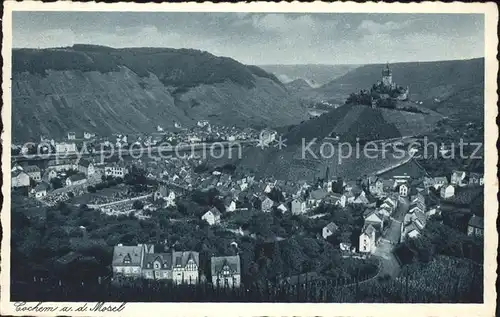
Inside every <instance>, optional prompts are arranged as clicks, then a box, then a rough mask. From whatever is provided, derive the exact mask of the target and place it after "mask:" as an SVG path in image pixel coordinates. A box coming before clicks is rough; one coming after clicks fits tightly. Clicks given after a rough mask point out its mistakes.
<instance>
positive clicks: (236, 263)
mask: <svg viewBox="0 0 500 317" xmlns="http://www.w3.org/2000/svg"><path fill="white" fill-rule="evenodd" d="M210 267H211V273H212V284H213V285H214V286H216V287H231V288H233V287H239V286H240V283H241V265H240V256H239V255H234V256H221V257H212V258H211V259H210Z"/></svg>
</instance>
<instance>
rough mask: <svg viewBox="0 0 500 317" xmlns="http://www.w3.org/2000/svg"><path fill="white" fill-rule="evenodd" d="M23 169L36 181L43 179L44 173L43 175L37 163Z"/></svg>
mask: <svg viewBox="0 0 500 317" xmlns="http://www.w3.org/2000/svg"><path fill="white" fill-rule="evenodd" d="M23 171H24V172H25V173H26V174H28V176H29V177H30V178H31V179H32V180H34V181H36V182H40V181H41V180H42V175H41V171H40V168H39V167H38V166H36V165H29V166H26V167H25V168H23Z"/></svg>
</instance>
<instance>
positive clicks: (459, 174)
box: [450, 171, 466, 186]
mask: <svg viewBox="0 0 500 317" xmlns="http://www.w3.org/2000/svg"><path fill="white" fill-rule="evenodd" d="M465 176H466V173H465V172H464V171H453V172H452V173H451V177H450V184H453V185H457V186H458V185H461V184H462V181H463V180H464V179H465Z"/></svg>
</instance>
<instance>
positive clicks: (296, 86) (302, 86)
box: [285, 78, 313, 93]
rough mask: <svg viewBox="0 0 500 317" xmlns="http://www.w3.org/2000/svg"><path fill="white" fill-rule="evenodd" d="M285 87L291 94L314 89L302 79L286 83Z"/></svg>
mask: <svg viewBox="0 0 500 317" xmlns="http://www.w3.org/2000/svg"><path fill="white" fill-rule="evenodd" d="M285 87H286V89H288V91H289V92H291V93H299V92H302V91H306V90H310V89H312V88H313V87H312V86H311V84H310V83H308V82H307V81H306V80H305V79H302V78H299V79H295V80H293V81H291V82H289V83H286V84H285Z"/></svg>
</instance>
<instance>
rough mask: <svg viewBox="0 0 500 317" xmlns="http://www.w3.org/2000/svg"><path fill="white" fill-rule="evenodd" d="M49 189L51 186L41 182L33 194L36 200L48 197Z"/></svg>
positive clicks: (33, 190)
mask: <svg viewBox="0 0 500 317" xmlns="http://www.w3.org/2000/svg"><path fill="white" fill-rule="evenodd" d="M48 189H49V184H47V183H45V182H41V183H39V184H38V185H36V186H35V188H33V189H32V191H31V193H30V194H32V195H33V196H34V197H35V198H37V199H40V198H43V197H45V196H47V190H48Z"/></svg>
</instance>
